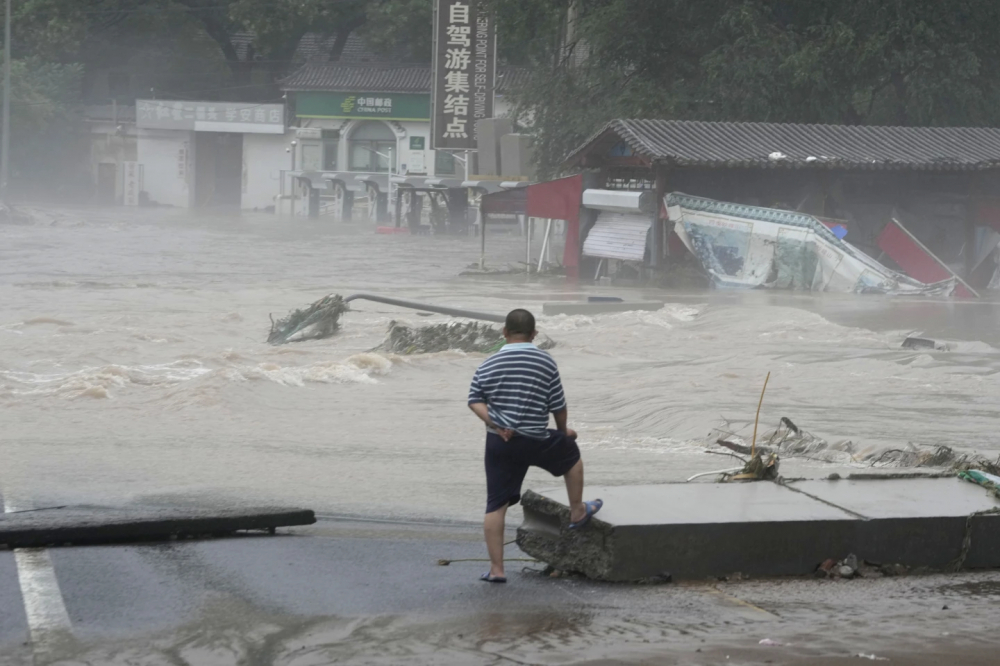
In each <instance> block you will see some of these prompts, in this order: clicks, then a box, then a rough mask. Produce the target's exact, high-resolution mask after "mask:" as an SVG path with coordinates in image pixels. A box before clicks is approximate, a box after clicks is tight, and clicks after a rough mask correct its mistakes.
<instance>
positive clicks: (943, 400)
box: [0, 210, 1000, 519]
mask: <svg viewBox="0 0 1000 666" xmlns="http://www.w3.org/2000/svg"><path fill="white" fill-rule="evenodd" d="M77 218H79V219H82V220H84V221H85V223H84V224H75V223H72V224H61V223H60V224H38V225H0V247H2V248H3V250H2V254H0V259H2V261H3V269H4V270H3V271H2V272H0V301H2V302H3V303H4V308H3V313H2V314H0V405H2V407H3V409H0V429H2V430H3V432H4V437H3V438H2V439H0V456H2V458H3V460H4V465H3V466H2V467H3V469H2V470H0V484H3V485H5V487H8V488H9V487H17V486H18V485H20V487H21V488H22V489H23V492H25V493H27V494H28V495H30V496H32V497H38V496H41V497H42V498H43V499H46V498H47V499H46V501H47V500H58V501H54V502H53V503H54V504H59V503H67V502H75V501H82V500H83V499H86V500H89V501H92V502H95V503H96V502H105V501H107V502H113V501H114V502H121V501H129V500H136V499H142V498H143V497H146V496H148V495H154V496H156V497H157V498H162V497H169V496H171V494H172V493H173V494H175V495H176V496H178V497H180V496H183V497H185V498H189V497H191V496H192V495H195V496H201V495H200V494H203V495H204V496H206V497H216V496H224V497H226V498H233V497H236V498H239V499H240V500H241V501H242V500H244V499H246V500H247V501H251V500H252V501H257V502H262V503H266V502H277V503H289V502H296V503H301V504H302V505H303V506H311V507H316V508H317V509H319V510H326V511H328V512H337V513H353V514H357V515H379V516H383V517H384V516H400V517H416V516H422V517H425V518H433V517H447V518H462V519H477V518H479V517H480V513H481V500H482V498H481V494H482V478H481V477H482V460H481V453H482V451H481V445H482V442H481V440H482V428H481V425H480V424H479V423H478V422H477V421H476V420H475V418H474V417H473V416H472V415H470V414H469V411H468V409H467V407H466V404H465V400H466V395H467V391H468V385H469V381H470V379H471V376H472V373H473V372H474V370H475V368H476V366H477V365H478V364H479V363H480V362H481V361H482V359H483V357H484V355H483V354H480V353H466V352H461V351H457V350H450V351H438V352H435V353H432V354H415V355H405V356H397V355H394V354H389V353H378V352H372V351H371V350H373V349H375V348H376V347H378V346H379V345H380V344H381V343H382V342H383V340H384V339H385V336H386V332H387V328H388V326H389V322H391V321H393V320H395V321H399V322H401V323H404V324H405V325H407V326H410V327H422V326H428V325H435V324H441V323H445V322H447V321H449V319H447V318H445V317H440V316H436V315H434V316H421V315H420V314H419V313H416V312H413V311H408V310H401V309H398V308H391V307H388V306H384V305H380V304H373V303H365V302H352V304H351V306H352V307H351V310H350V311H349V312H347V313H345V314H344V315H343V318H342V320H341V324H342V327H341V330H340V331H339V332H338V333H337V334H336V335H334V336H333V337H331V338H328V339H323V340H315V341H310V342H304V343H296V344H290V345H284V346H280V347H273V346H270V345H268V344H266V342H265V341H266V339H267V334H268V329H269V323H270V319H269V315H271V314H273V315H275V316H276V317H280V316H282V315H284V314H285V313H287V312H289V311H290V310H293V309H295V308H297V307H302V306H303V305H305V304H308V303H312V302H314V301H316V300H317V299H318V298H321V297H323V296H325V295H327V294H331V293H340V294H350V293H357V292H375V293H381V294H385V295H390V296H396V297H398V298H406V299H410V300H415V301H418V302H428V303H437V304H441V305H446V306H451V307H465V308H471V309H475V310H480V311H486V312H494V313H504V312H507V311H509V310H510V309H513V308H515V307H525V306H526V307H528V308H529V309H532V310H533V311H535V312H536V315H538V326H539V330H540V332H541V333H543V334H545V335H547V336H548V337H550V338H551V339H552V340H554V341H555V343H556V346H555V347H554V348H553V349H552V351H551V353H552V354H553V356H554V357H555V358H556V360H557V361H558V363H559V366H560V370H561V373H562V377H563V381H564V383H565V388H566V393H567V397H568V400H569V404H570V425H571V426H572V427H574V428H575V429H576V430H578V431H579V432H580V433H581V440H580V443H581V448H582V450H583V451H584V455H585V458H586V460H587V476H588V482H592V483H595V484H622V483H656V482H662V481H676V480H683V479H684V478H686V477H687V476H690V475H692V474H694V473H696V472H703V471H707V470H713V469H720V468H722V467H725V466H726V465H727V464H728V463H729V461H727V460H725V459H724V458H722V457H721V456H717V455H710V454H707V453H706V452H705V450H706V448H707V447H706V440H707V438H708V437H709V434H710V433H713V432H714V431H715V429H716V428H727V429H729V430H732V431H734V432H736V433H737V434H738V435H740V436H743V437H746V436H748V432H747V424H752V423H753V418H754V414H755V411H756V408H757V402H758V400H759V398H760V391H761V386H762V384H763V382H764V378H765V376H766V375H767V373H768V372H770V373H771V380H770V383H769V384H768V388H767V393H766V395H765V400H764V405H763V409H762V412H761V428H762V430H763V431H764V432H768V431H770V430H773V429H774V428H775V427H777V426H778V424H779V422H780V419H781V418H782V417H787V418H789V419H791V421H792V422H794V423H795V424H797V425H798V426H799V427H801V428H803V429H804V430H806V431H808V432H810V433H812V434H814V435H815V436H816V437H817V438H821V439H822V440H823V441H825V442H828V443H829V444H830V446H831V448H835V447H836V448H835V450H837V451H840V450H847V447H846V446H843V447H841V446H840V443H842V442H844V441H846V440H850V441H851V442H853V448H852V449H851V450H852V451H871V450H880V449H885V448H899V449H904V448H906V447H909V446H910V445H911V444H912V445H913V446H917V447H935V446H938V445H946V446H951V447H955V448H964V449H970V450H978V451H981V452H984V453H986V452H991V451H992V452H1000V440H998V439H997V437H996V435H995V433H996V432H997V424H998V423H1000V352H998V350H997V347H998V346H1000V333H998V331H1000V305H998V304H996V303H987V302H979V303H976V304H961V303H957V302H938V301H932V300H928V299H921V300H915V299H913V300H903V299H887V298H881V297H856V296H851V297H849V298H848V297H839V296H837V295H832V296H831V295H822V294H821V295H804V294H792V293H777V292H768V293H765V292H739V293H736V292H725V293H723V292H698V293H680V292H667V291H657V290H638V289H611V288H606V287H599V286H591V285H572V284H566V283H563V282H560V281H531V280H528V279H527V278H524V277H523V276H520V277H519V276H497V277H488V276H487V277H478V278H476V279H465V278H459V277H458V276H459V274H460V273H461V272H462V271H463V270H465V268H466V267H467V266H468V265H469V264H471V263H474V262H476V261H477V260H478V257H479V240H478V239H474V238H441V237H404V236H394V237H389V236H378V235H376V234H373V233H371V229H370V228H368V227H367V226H366V225H364V224H360V223H359V224H353V225H352V224H343V223H332V222H330V221H329V220H321V221H319V222H313V221H307V220H295V221H294V222H293V221H290V220H286V219H281V218H277V217H274V216H266V215H260V216H250V215H248V216H242V217H234V218H232V219H221V218H220V219H216V218H213V217H211V216H203V217H197V216H194V215H190V214H188V213H186V212H183V211H169V210H157V211H143V212H142V217H141V218H140V217H137V216H136V215H135V212H134V211H121V210H120V211H114V210H109V211H101V212H100V213H99V214H95V215H91V214H90V213H87V212H73V213H71V214H66V215H62V216H60V215H55V214H54V215H53V216H52V218H51V219H52V220H63V219H66V220H70V219H77ZM536 249H537V248H536ZM524 255H525V250H524V240H523V239H521V238H517V237H506V236H502V235H496V236H494V235H492V234H491V235H490V236H489V238H488V239H487V262H488V263H492V264H494V265H502V264H503V263H504V262H510V263H516V262H518V261H523V260H524ZM588 295H600V296H620V297H622V298H624V299H626V300H643V301H648V300H661V301H666V305H665V306H664V307H663V308H662V309H660V310H657V311H633V312H623V313H616V314H604V315H593V316H582V315H577V316H565V315H560V316H551V317H550V316H543V315H542V314H541V310H542V303H544V302H548V301H565V300H582V299H585V298H586V297H587V296H588ZM908 335H923V336H926V337H931V338H934V339H935V340H936V341H938V342H941V343H942V344H943V346H944V347H945V349H947V351H940V350H926V349H903V348H902V347H901V345H902V342H903V340H904V339H905V338H906V337H907V336H908ZM435 348H437V347H435ZM54 415H58V416H59V418H53V416H54ZM711 441H714V439H712V440H711ZM993 457H995V453H994V456H993ZM848 462H851V461H848ZM803 464H804V465H806V466H807V469H806V470H805V472H803V473H805V475H810V474H813V473H815V474H819V473H828V472H829V469H830V467H829V465H830V464H831V463H826V462H823V461H818V462H816V461H807V462H806V463H803ZM809 465H812V467H809ZM783 471H784V468H783ZM795 471H799V472H802V470H801V469H800V470H794V469H793V470H792V472H793V473H794V472H795ZM551 485H552V479H551V478H550V477H546V476H545V475H544V474H542V475H538V476H532V475H529V478H528V487H532V486H533V487H536V488H537V487H549V486H551ZM5 492H6V491H5ZM39 501H43V500H42V499H40V500H39Z"/></svg>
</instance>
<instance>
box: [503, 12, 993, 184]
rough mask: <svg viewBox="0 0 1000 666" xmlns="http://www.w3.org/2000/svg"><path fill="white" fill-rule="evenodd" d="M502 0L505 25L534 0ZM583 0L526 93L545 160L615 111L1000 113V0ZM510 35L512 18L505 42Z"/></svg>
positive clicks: (541, 56) (928, 118)
mask: <svg viewBox="0 0 1000 666" xmlns="http://www.w3.org/2000/svg"><path fill="white" fill-rule="evenodd" d="M497 3H498V7H499V8H501V22H500V25H501V27H503V26H504V25H507V26H508V27H509V26H511V25H517V23H518V21H519V20H520V19H519V18H518V14H520V13H523V12H524V11H525V8H524V7H523V3H518V2H517V1H516V0H497ZM534 4H536V5H543V4H550V5H553V6H556V5H562V6H565V3H557V2H553V3H534ZM575 8H576V10H577V12H578V20H577V21H575V23H574V26H573V30H571V31H570V33H569V34H570V37H571V38H569V39H564V40H563V41H562V44H561V45H559V46H553V45H552V44H551V40H549V41H544V40H543V43H544V44H545V45H546V51H545V52H544V53H537V54H536V55H535V56H534V57H533V60H532V65H533V67H532V69H533V72H534V74H533V76H532V80H531V81H530V83H529V84H528V85H527V86H526V87H525V89H524V90H522V91H520V94H519V95H518V102H519V105H518V108H519V111H520V112H521V113H522V114H523V115H524V116H525V117H530V118H532V119H533V121H534V124H533V127H534V129H533V131H534V132H535V133H536V134H537V138H538V146H539V159H540V163H541V164H540V166H541V167H542V171H543V172H544V173H553V172H554V171H556V170H558V167H559V164H560V163H561V161H562V158H563V156H564V155H565V154H566V153H567V152H568V151H569V150H572V149H573V148H574V147H576V146H578V145H579V144H580V143H581V142H582V141H584V140H585V139H586V138H587V137H588V136H589V135H590V134H591V133H592V132H594V131H596V130H597V129H599V128H600V127H601V125H602V124H603V123H605V122H607V121H608V120H610V119H612V118H614V117H648V118H687V119H705V120H730V121H740V120H742V121H775V122H799V123H870V124H900V125H916V124H920V125H955V124H965V125H969V124H971V125H982V124H996V123H997V122H1000V45H998V43H997V40H996V38H995V35H994V34H993V32H994V29H995V26H996V25H998V19H1000V4H998V3H996V2H994V1H993V0H958V1H956V2H952V3H948V5H947V9H946V10H945V9H944V8H943V7H942V5H941V3H939V2H935V1H934V0H837V1H836V2H825V1H822V0H700V1H699V2H697V3H692V2H683V1H674V0H576V2H575ZM505 9H506V10H509V11H510V12H512V13H511V15H510V16H505V15H504V10H505ZM548 26H549V27H548V28H547V29H548V30H549V32H550V34H551V33H552V31H554V28H553V27H552V21H551V20H550V21H549V23H548ZM562 32H563V34H567V31H566V30H565V29H563V31H562ZM509 37H510V35H509V34H507V33H505V32H503V31H501V36H500V40H501V44H503V43H504V41H505V40H507V39H509ZM536 50H537V49H536ZM581 51H583V52H584V53H582V54H581ZM574 55H584V56H585V57H584V58H583V59H582V61H581V59H580V58H574V57H573V56H574Z"/></svg>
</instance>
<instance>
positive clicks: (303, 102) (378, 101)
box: [295, 92, 431, 120]
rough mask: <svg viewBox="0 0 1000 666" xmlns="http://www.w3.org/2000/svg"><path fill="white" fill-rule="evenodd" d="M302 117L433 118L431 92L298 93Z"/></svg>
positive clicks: (298, 108)
mask: <svg viewBox="0 0 1000 666" xmlns="http://www.w3.org/2000/svg"><path fill="white" fill-rule="evenodd" d="M295 115H297V116H298V117H299V118H338V119H345V120H429V119H430V117H431V100H430V95H421V94H404V93H366V92H356V93H353V92H352V93H342V92H300V93H295Z"/></svg>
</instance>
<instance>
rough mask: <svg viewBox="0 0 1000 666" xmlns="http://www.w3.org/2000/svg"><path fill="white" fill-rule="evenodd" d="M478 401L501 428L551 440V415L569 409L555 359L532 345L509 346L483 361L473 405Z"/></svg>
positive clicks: (474, 386) (472, 391) (471, 392)
mask: <svg viewBox="0 0 1000 666" xmlns="http://www.w3.org/2000/svg"><path fill="white" fill-rule="evenodd" d="M477 402H485V403H486V407H487V410H488V411H489V415H490V420H492V421H493V423H494V424H496V426H497V427H499V428H510V429H511V430H514V431H515V432H517V433H518V434H520V435H524V436H525V437H531V438H533V439H545V438H546V437H548V431H547V428H548V425H549V414H550V413H551V412H558V411H561V410H563V409H566V396H565V395H564V394H563V387H562V380H561V379H560V378H559V368H558V367H557V366H556V362H555V360H553V358H552V357H551V356H550V355H549V353H548V352H545V351H542V350H541V349H539V348H538V347H536V346H535V345H534V344H533V343H531V342H514V343H510V344H506V345H504V346H503V347H502V348H501V349H500V351H498V352H497V353H496V354H494V355H493V356H490V357H489V358H488V359H486V360H485V361H483V363H482V365H480V366H479V369H478V370H476V374H475V375H473V377H472V386H470V387H469V404H470V405H472V404H475V403H477Z"/></svg>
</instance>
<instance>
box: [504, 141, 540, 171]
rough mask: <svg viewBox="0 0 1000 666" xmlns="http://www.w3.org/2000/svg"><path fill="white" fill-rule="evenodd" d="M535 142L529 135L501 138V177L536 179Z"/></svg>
mask: <svg viewBox="0 0 1000 666" xmlns="http://www.w3.org/2000/svg"><path fill="white" fill-rule="evenodd" d="M533 146H534V140H533V139H532V137H530V136H528V135H527V134H505V135H504V136H502V137H500V175H502V176H507V177H510V178H513V177H523V178H527V179H528V180H534V179H535V155H534V147H533Z"/></svg>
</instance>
